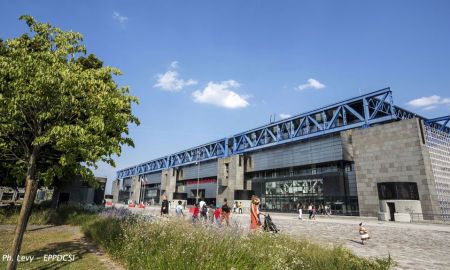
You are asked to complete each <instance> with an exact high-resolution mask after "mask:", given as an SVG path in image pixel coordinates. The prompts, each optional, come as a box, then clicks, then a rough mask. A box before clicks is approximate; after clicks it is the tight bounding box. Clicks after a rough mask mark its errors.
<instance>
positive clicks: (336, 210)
mask: <svg viewBox="0 0 450 270" xmlns="http://www.w3.org/2000/svg"><path fill="white" fill-rule="evenodd" d="M345 165H346V164H343V163H338V164H326V165H323V166H314V167H309V168H307V167H306V168H305V167H303V168H290V169H280V170H272V171H260V172H255V173H252V174H248V175H247V176H246V178H247V180H249V179H251V180H252V189H253V190H254V191H255V194H256V195H257V196H259V197H260V198H261V208H262V209H264V210H271V211H283V212H288V211H296V210H297V203H301V204H302V205H303V207H304V208H307V207H308V205H309V204H311V203H312V204H313V205H315V206H316V208H317V209H320V206H322V207H323V206H325V205H327V206H329V207H330V209H331V210H332V212H333V214H345V215H357V214H358V198H357V196H350V194H349V191H348V190H349V188H348V187H349V185H348V179H347V177H346V175H347V172H348V166H345ZM346 169H347V171H346Z"/></svg>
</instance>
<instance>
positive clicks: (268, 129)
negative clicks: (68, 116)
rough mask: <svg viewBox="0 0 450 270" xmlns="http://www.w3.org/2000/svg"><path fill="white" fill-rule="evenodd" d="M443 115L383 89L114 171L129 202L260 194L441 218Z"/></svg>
mask: <svg viewBox="0 0 450 270" xmlns="http://www.w3.org/2000/svg"><path fill="white" fill-rule="evenodd" d="M449 119H450V116H446V117H441V118H436V119H426V118H425V117H422V116H419V115H417V114H415V113H412V112H409V111H407V110H405V109H402V108H400V107H397V106H395V105H394V103H393V99H392V91H391V90H390V89H389V88H386V89H382V90H379V91H375V92H372V93H368V94H365V95H362V96H358V97H355V98H351V99H347V100H344V101H341V102H337V103H335V104H332V105H329V106H326V107H323V108H320V109H317V110H313V111H310V112H306V113H303V114H300V115H297V116H293V117H291V118H288V119H284V120H281V121H277V122H273V123H270V124H268V125H265V126H262V127H258V128H254V129H251V130H248V131H245V132H242V133H239V134H235V135H232V136H228V137H225V138H222V139H220V140H217V141H214V142H210V143H207V144H204V145H200V146H197V147H193V148H190V149H187V150H184V151H180V152H177V153H174V154H170V155H167V156H164V157H161V158H157V159H154V160H151V161H148V162H144V163H141V164H137V165H135V166H132V167H129V168H125V169H122V170H120V171H118V172H117V180H116V182H115V183H114V184H113V194H116V195H115V201H118V200H119V197H120V196H119V194H122V198H121V199H120V200H121V201H123V200H124V199H125V200H126V199H132V200H134V201H149V200H153V201H154V202H158V201H159V197H160V196H161V195H162V194H166V195H167V196H168V198H169V200H172V199H178V198H185V199H187V200H188V203H193V202H195V200H196V198H197V197H204V198H206V200H207V201H210V202H213V201H218V202H220V201H222V200H223V199H224V198H227V199H228V200H229V201H231V202H233V201H234V200H241V199H248V197H249V195H251V194H256V195H257V196H259V197H261V201H262V205H261V206H262V209H264V210H273V211H292V210H294V209H296V205H297V203H298V202H300V203H302V204H303V205H304V206H306V205H309V204H310V203H313V204H314V205H316V206H317V207H319V206H320V205H328V206H330V208H331V209H332V211H333V213H335V214H345V215H364V216H378V217H379V218H380V219H384V220H405V219H410V218H418V219H422V218H425V219H436V218H442V217H443V216H445V215H447V217H450V128H449V127H448V123H449Z"/></svg>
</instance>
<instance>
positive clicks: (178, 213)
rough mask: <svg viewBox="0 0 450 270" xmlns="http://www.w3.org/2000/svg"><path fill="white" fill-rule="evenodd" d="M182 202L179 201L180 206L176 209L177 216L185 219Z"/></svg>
mask: <svg viewBox="0 0 450 270" xmlns="http://www.w3.org/2000/svg"><path fill="white" fill-rule="evenodd" d="M182 203H183V202H182V201H178V205H177V208H175V213H176V214H177V217H178V218H179V217H181V216H183V217H184V213H183V205H182Z"/></svg>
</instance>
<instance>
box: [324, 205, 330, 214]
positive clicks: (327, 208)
mask: <svg viewBox="0 0 450 270" xmlns="http://www.w3.org/2000/svg"><path fill="white" fill-rule="evenodd" d="M325 214H327V216H329V215H331V209H330V206H329V205H328V204H327V205H325Z"/></svg>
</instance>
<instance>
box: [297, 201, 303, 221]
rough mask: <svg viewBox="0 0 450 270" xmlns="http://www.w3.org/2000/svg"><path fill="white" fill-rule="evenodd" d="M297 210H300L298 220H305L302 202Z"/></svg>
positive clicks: (298, 204)
mask: <svg viewBox="0 0 450 270" xmlns="http://www.w3.org/2000/svg"><path fill="white" fill-rule="evenodd" d="M297 210H298V219H300V220H301V219H303V215H302V214H303V204H302V203H301V202H298V203H297Z"/></svg>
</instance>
